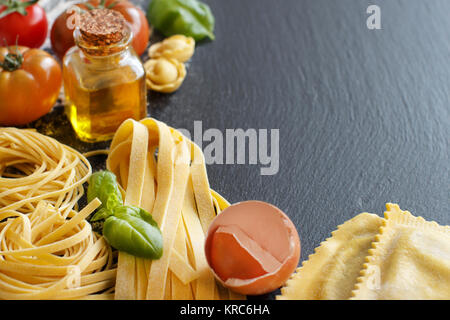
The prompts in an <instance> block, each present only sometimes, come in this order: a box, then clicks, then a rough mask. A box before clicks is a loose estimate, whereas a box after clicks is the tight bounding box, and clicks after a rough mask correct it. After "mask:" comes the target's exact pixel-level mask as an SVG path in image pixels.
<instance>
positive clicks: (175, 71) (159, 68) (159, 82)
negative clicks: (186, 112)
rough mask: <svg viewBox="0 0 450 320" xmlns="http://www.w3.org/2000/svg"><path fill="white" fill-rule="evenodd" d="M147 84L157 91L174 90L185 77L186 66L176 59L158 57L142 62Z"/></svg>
mask: <svg viewBox="0 0 450 320" xmlns="http://www.w3.org/2000/svg"><path fill="white" fill-rule="evenodd" d="M144 68H145V71H146V80H147V81H146V82H147V86H148V87H149V88H150V89H152V90H154V91H159V92H165V93H170V92H174V91H176V90H177V89H178V88H179V87H180V86H181V84H182V83H183V81H184V78H185V77H186V67H185V66H184V64H183V63H181V62H179V61H178V60H176V59H171V58H164V57H160V58H157V59H150V60H148V61H147V62H146V63H145V64H144Z"/></svg>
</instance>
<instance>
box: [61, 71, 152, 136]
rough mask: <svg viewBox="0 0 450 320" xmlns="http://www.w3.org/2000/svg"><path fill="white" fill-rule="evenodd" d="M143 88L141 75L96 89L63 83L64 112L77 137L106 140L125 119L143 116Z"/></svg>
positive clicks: (144, 103)
mask: <svg viewBox="0 0 450 320" xmlns="http://www.w3.org/2000/svg"><path fill="white" fill-rule="evenodd" d="M65 76H66V75H65ZM66 83H71V81H66ZM145 92H146V89H145V78H144V77H141V78H139V79H136V80H134V81H131V82H127V83H121V84H117V85H113V86H108V87H105V88H100V89H86V88H83V87H81V86H79V85H77V84H73V85H72V86H67V87H66V112H67V114H68V117H69V119H70V122H71V123H72V127H73V129H74V130H75V132H76V134H77V136H78V137H79V138H80V139H81V140H83V141H89V142H95V141H102V140H109V139H111V138H112V136H113V135H114V132H115V131H116V130H117V128H118V127H119V125H120V124H121V123H122V122H123V121H125V120H126V119H128V118H132V119H136V120H139V119H142V118H144V117H145V116H146V100H147V99H146V94H145Z"/></svg>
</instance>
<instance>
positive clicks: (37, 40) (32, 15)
mask: <svg viewBox="0 0 450 320" xmlns="http://www.w3.org/2000/svg"><path fill="white" fill-rule="evenodd" d="M1 3H2V4H0V45H14V44H18V45H21V46H26V47H30V48H39V47H40V46H42V44H43V43H44V41H45V39H46V37H47V30H48V22H47V16H46V14H45V11H44V9H42V7H40V6H39V5H38V4H36V3H37V1H36V0H33V1H16V0H14V1H7V2H4V1H3V2H1ZM3 3H4V4H3Z"/></svg>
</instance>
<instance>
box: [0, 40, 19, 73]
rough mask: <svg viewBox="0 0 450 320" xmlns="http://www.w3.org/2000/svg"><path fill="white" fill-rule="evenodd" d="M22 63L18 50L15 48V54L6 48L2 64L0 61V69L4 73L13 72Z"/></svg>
mask: <svg viewBox="0 0 450 320" xmlns="http://www.w3.org/2000/svg"><path fill="white" fill-rule="evenodd" d="M22 63H23V55H22V54H21V53H20V51H19V49H18V48H17V46H16V50H15V52H11V51H10V49H9V48H8V53H7V54H6V56H5V58H4V59H3V62H1V61H0V67H1V68H2V69H3V70H4V71H9V72H13V71H15V70H17V69H19V68H20V67H21V66H22Z"/></svg>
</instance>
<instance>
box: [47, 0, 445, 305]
mask: <svg viewBox="0 0 450 320" xmlns="http://www.w3.org/2000/svg"><path fill="white" fill-rule="evenodd" d="M143 2H145V3H147V1H143ZM206 2H207V3H209V4H210V6H211V8H212V10H213V12H214V14H215V17H216V30H215V33H216V37H217V38H216V40H215V41H214V42H207V43H202V44H200V45H199V46H198V47H197V50H196V53H195V56H194V57H193V59H192V61H191V62H190V63H189V67H188V75H187V79H186V80H185V83H184V84H183V86H182V87H181V88H180V90H179V91H178V92H176V93H174V94H170V95H165V94H164V95H163V94H159V93H151V94H150V95H149V103H150V106H149V112H150V114H151V116H153V117H155V118H157V119H158V120H161V121H164V122H166V123H168V124H169V125H171V126H173V127H177V128H186V129H189V130H192V128H193V124H194V121H195V120H201V121H202V123H203V128H204V129H207V128H217V129H220V130H222V131H224V130H225V129H227V128H233V129H234V128H243V129H248V128H256V129H259V128H265V129H277V128H278V129H280V170H279V173H278V174H277V175H274V176H261V175H260V171H259V167H258V166H254V165H211V166H209V167H208V173H209V178H210V183H211V186H212V187H213V188H214V189H215V190H217V191H218V192H219V193H221V194H222V195H223V196H224V197H226V198H227V199H228V200H229V201H230V202H237V201H242V200H248V199H259V200H264V201H268V202H270V203H272V204H274V205H276V206H278V207H280V208H281V209H282V210H284V211H285V212H286V213H287V214H288V215H289V216H290V217H291V219H292V220H293V222H294V223H295V225H296V226H297V228H298V231H299V233H300V238H301V241H302V256H301V258H302V260H304V259H306V258H307V256H308V255H309V254H311V253H312V252H313V249H314V248H315V247H316V246H318V245H319V244H320V242H321V241H323V240H324V239H325V238H327V237H328V236H329V235H330V232H331V231H333V230H334V229H335V228H336V226H337V225H339V224H341V223H343V222H344V221H346V220H348V219H350V218H352V217H353V216H355V215H356V214H358V213H360V212H363V211H368V212H373V213H377V214H380V215H382V214H383V211H384V205H385V203H386V202H396V203H399V205H400V206H401V207H402V208H404V209H407V210H409V211H411V212H412V213H414V214H415V215H422V216H423V217H425V218H426V219H430V220H435V221H437V222H439V223H441V224H450V214H449V213H450V201H449V196H450V189H449V186H450V178H449V169H448V168H449V150H450V149H449V138H450V111H449V110H450V105H449V93H450V59H449V58H450V20H449V19H448V12H450V2H449V1H448V0H427V1H423V0H390V1H387V0H377V1H367V0H340V1H332V0H327V1H325V0H283V1H273V0H257V1H256V0H253V1H250V0H245V1H243V0H227V1H221V0H209V1H206ZM370 4H377V5H379V6H380V8H381V17H382V21H381V22H382V30H368V29H367V27H366V19H367V17H368V14H366V9H367V7H368V6H369V5H370ZM160 39H161V37H160V36H158V35H157V34H156V36H154V37H153V40H160ZM57 112H58V111H56V112H54V114H55V113H57ZM54 114H53V115H51V117H50V118H52V117H55V119H56V118H57V119H59V120H52V121H57V122H56V123H57V125H56V127H58V126H59V125H60V122H58V121H63V119H62V118H61V116H54ZM46 119H47V118H46ZM64 128H65V129H64V130H63V131H61V129H60V128H59V129H58V128H57V131H59V133H58V132H57V133H56V135H57V136H59V137H61V139H63V140H64V141H67V142H68V143H69V144H71V145H74V146H76V147H78V148H80V149H83V150H87V149H92V148H95V147H97V146H92V145H91V146H88V145H85V144H82V143H80V142H77V141H75V140H74V139H71V138H68V137H70V133H68V132H67V130H68V129H67V128H68V126H67V125H64ZM266 297H267V298H273V294H272V295H268V296H266Z"/></svg>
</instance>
